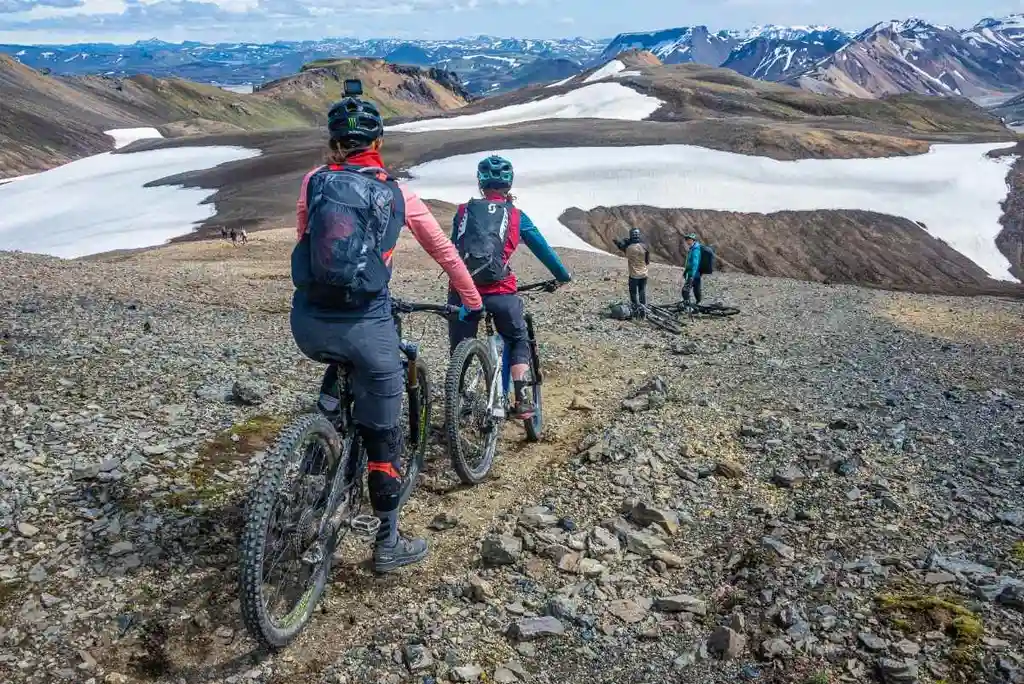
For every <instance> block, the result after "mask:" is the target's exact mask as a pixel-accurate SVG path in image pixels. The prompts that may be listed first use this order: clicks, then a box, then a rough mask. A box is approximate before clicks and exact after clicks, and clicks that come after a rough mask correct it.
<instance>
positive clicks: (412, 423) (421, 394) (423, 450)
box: [399, 359, 433, 506]
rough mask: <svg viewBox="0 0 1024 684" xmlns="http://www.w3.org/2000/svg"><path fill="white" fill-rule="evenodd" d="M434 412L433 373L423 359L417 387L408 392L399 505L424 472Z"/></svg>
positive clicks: (419, 362) (403, 412)
mask: <svg viewBox="0 0 1024 684" xmlns="http://www.w3.org/2000/svg"><path fill="white" fill-rule="evenodd" d="M432 413H433V401H432V400H431V397H430V375H429V370H428V369H427V364H426V363H425V362H424V361H423V359H416V387H414V388H411V389H410V388H407V389H406V391H405V397H404V400H403V406H402V421H403V425H402V431H403V432H404V434H405V446H404V451H403V453H402V464H401V465H402V489H401V490H399V506H401V505H404V504H405V502H406V501H408V500H409V497H410V496H411V495H412V492H413V490H414V489H416V481H417V479H419V476H420V472H422V470H423V461H424V459H425V458H426V454H427V442H428V440H429V437H430V422H431V420H432V418H433V416H432Z"/></svg>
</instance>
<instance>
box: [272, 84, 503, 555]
mask: <svg viewBox="0 0 1024 684" xmlns="http://www.w3.org/2000/svg"><path fill="white" fill-rule="evenodd" d="M327 118H328V122H327V128H328V131H329V132H330V143H329V155H328V160H327V164H326V165H324V166H321V167H318V168H316V169H313V170H312V171H310V172H309V173H308V174H306V177H305V178H303V179H302V189H301V191H300V192H299V200H298V204H297V210H296V214H297V223H298V244H297V245H296V246H295V249H294V250H293V252H292V282H293V283H294V285H295V295H294V297H293V298H292V312H291V328H292V335H293V336H294V337H295V342H296V343H297V344H298V346H299V349H301V350H302V352H303V353H304V354H305V355H306V356H308V357H309V358H311V359H313V360H315V361H320V362H324V363H330V362H331V361H334V360H343V361H347V362H348V363H349V364H350V365H351V367H352V376H351V379H352V385H353V392H354V393H355V401H354V408H353V412H354V420H355V422H356V424H357V427H358V429H359V434H360V437H361V440H362V443H363V446H364V448H365V449H366V453H367V461H368V466H367V468H368V471H369V474H368V478H367V479H368V483H369V489H370V501H371V503H372V504H373V508H374V513H375V514H376V515H377V517H378V518H380V521H381V526H380V529H379V531H378V533H377V540H376V545H375V547H374V553H373V560H374V569H375V570H376V571H377V572H390V571H392V570H395V569H397V568H400V567H402V566H405V565H409V564H412V563H417V562H419V561H420V560H422V559H423V558H424V557H426V555H427V543H426V541H425V540H423V539H406V538H403V537H401V536H400V535H399V533H398V515H399V511H398V494H399V489H400V486H401V473H400V472H399V467H400V463H401V454H402V449H403V444H402V442H403V434H402V430H401V428H400V427H399V425H400V413H401V409H402V393H403V391H404V388H405V385H404V382H405V379H404V376H403V374H402V365H401V360H400V357H399V351H398V334H397V331H396V330H395V326H394V323H393V321H392V319H391V306H390V297H389V293H388V283H389V281H390V280H391V268H392V257H393V256H394V251H395V246H396V245H397V243H398V236H399V233H400V232H401V230H402V226H407V227H408V228H409V230H410V231H411V232H412V235H413V237H414V238H416V241H417V242H419V243H420V245H421V246H422V247H423V248H424V249H425V250H426V251H427V253H428V254H430V256H432V257H433V258H434V260H435V261H436V262H437V263H438V264H439V265H440V266H441V268H443V269H444V271H445V272H446V273H447V274H448V277H449V278H450V280H451V283H452V286H453V287H454V289H455V290H456V291H457V292H458V293H459V295H460V296H461V297H462V302H463V307H462V309H461V310H460V318H467V317H473V316H475V315H476V314H477V313H478V312H479V311H480V310H481V309H482V307H483V305H482V303H481V300H480V294H479V293H478V292H477V290H476V287H475V286H474V285H473V280H472V278H471V277H470V275H469V272H468V271H467V270H466V267H465V265H464V264H463V262H462V259H460V258H459V255H458V253H457V251H456V249H455V247H454V246H453V245H452V243H451V241H450V240H449V239H448V237H447V235H445V233H444V231H443V230H441V227H440V226H439V225H438V223H437V220H436V219H435V218H434V217H433V216H432V215H431V213H430V210H429V209H428V208H427V207H426V205H425V204H424V203H423V201H422V200H421V199H420V198H419V197H417V196H416V195H415V194H414V193H413V192H411V191H410V190H409V189H408V188H405V187H402V186H400V185H399V184H398V183H397V182H396V181H395V180H394V179H393V178H392V177H391V176H390V175H389V174H388V172H387V171H385V170H384V162H383V160H382V159H381V157H380V148H381V143H382V142H383V135H384V124H383V121H382V119H381V116H380V113H379V112H378V110H377V108H376V106H374V105H373V103H371V102H368V101H366V100H362V99H360V98H358V97H346V98H345V99H343V100H341V101H340V102H338V103H337V104H335V105H334V106H333V107H331V110H330V112H329V114H328V117H327ZM336 383H337V368H336V367H335V366H333V365H332V366H329V367H328V370H327V373H326V374H325V376H324V382H323V385H322V386H321V394H320V402H319V405H320V409H321V410H322V411H324V412H325V413H328V414H331V413H333V412H336V411H337V409H338V397H336V396H332V392H333V388H335V387H336Z"/></svg>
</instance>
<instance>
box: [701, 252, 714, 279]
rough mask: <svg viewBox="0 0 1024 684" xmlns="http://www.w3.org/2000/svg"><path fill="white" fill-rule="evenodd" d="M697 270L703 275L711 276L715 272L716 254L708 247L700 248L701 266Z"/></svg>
mask: <svg viewBox="0 0 1024 684" xmlns="http://www.w3.org/2000/svg"><path fill="white" fill-rule="evenodd" d="M697 270H698V271H699V272H700V274H701V275H710V274H711V273H713V272H714V270H715V252H714V250H712V249H711V248H710V247H708V246H707V245H701V246H700V264H699V265H698V267H697Z"/></svg>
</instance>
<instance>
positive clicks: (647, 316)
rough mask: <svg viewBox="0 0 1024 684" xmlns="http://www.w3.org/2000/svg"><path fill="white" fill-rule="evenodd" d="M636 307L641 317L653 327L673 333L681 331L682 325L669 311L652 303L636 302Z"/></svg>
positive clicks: (676, 333)
mask: <svg viewBox="0 0 1024 684" xmlns="http://www.w3.org/2000/svg"><path fill="white" fill-rule="evenodd" d="M637 308H638V309H639V310H640V312H641V314H642V318H643V319H644V320H646V321H648V322H649V323H650V324H651V325H653V326H654V327H656V328H660V329H662V330H664V331H665V332H669V333H672V334H673V335H678V334H680V333H681V332H683V328H682V326H681V325H679V321H678V319H677V318H676V316H675V314H673V313H672V312H671V311H668V310H667V309H665V308H663V307H660V306H656V305H654V304H638V305H637Z"/></svg>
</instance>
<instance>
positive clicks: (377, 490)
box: [359, 426, 404, 512]
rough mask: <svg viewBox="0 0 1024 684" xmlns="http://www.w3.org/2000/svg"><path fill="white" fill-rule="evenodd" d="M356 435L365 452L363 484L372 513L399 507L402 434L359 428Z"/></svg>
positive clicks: (398, 429) (396, 428) (388, 430)
mask: <svg viewBox="0 0 1024 684" xmlns="http://www.w3.org/2000/svg"><path fill="white" fill-rule="evenodd" d="M359 435H360V437H361V438H362V442H363V448H364V449H366V461H367V463H366V469H367V471H368V472H367V477H366V482H367V485H368V486H369V490H370V503H371V504H372V505H373V508H374V510H376V511H381V512H388V511H393V510H395V508H397V507H398V495H399V492H400V491H401V489H402V472H401V469H400V467H399V466H400V464H401V457H402V448H403V445H404V439H403V437H404V435H403V432H402V428H399V427H395V428H390V429H387V430H371V429H369V428H364V427H362V426H360V428H359Z"/></svg>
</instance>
